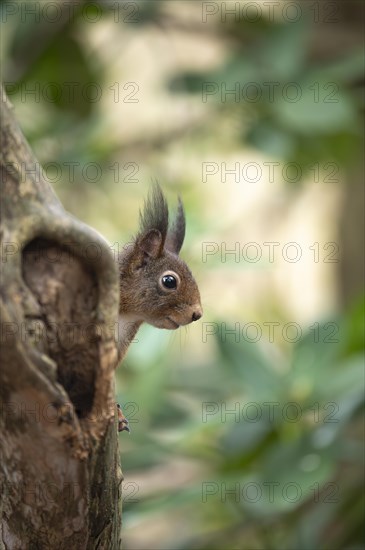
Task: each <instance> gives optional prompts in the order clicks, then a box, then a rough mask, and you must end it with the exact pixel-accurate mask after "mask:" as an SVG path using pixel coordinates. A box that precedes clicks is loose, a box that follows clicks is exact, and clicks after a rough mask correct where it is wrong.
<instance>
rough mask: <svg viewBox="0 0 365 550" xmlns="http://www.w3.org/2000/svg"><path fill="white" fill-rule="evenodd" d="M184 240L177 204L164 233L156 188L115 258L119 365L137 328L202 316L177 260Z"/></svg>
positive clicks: (165, 216) (164, 212)
mask: <svg viewBox="0 0 365 550" xmlns="http://www.w3.org/2000/svg"><path fill="white" fill-rule="evenodd" d="M184 237H185V214H184V207H183V204H182V202H181V200H180V198H179V201H178V209H177V214H176V217H175V220H174V222H173V224H172V225H171V226H170V227H169V212H168V206H167V202H166V199H165V197H164V195H163V193H162V191H161V188H160V187H159V186H158V185H155V186H154V187H153V189H152V192H151V193H150V194H149V196H148V198H147V200H146V202H145V205H144V209H143V212H140V227H139V231H138V233H137V235H136V236H135V237H134V240H133V243H131V244H130V245H129V246H128V247H127V248H126V249H125V250H124V251H123V252H122V253H121V254H120V255H119V257H118V263H119V282H120V304H119V342H118V344H119V353H120V360H122V359H123V357H124V356H125V354H126V352H127V349H128V346H129V344H130V343H131V341H132V340H133V338H134V337H135V335H136V333H137V331H138V329H139V327H140V326H141V324H142V323H148V324H150V325H152V326H154V327H157V328H163V329H168V330H176V329H177V328H179V327H180V326H184V325H188V324H189V323H192V322H193V321H197V320H198V319H200V318H201V316H202V315H203V310H202V306H201V302H200V294H199V289H198V286H197V284H196V282H195V279H194V277H193V275H192V273H191V271H190V269H189V268H188V266H187V265H186V263H185V262H184V261H183V260H181V258H179V252H180V250H181V247H182V244H183V241H184ZM118 415H119V428H118V429H119V431H123V430H128V431H129V428H128V421H127V420H126V419H125V417H124V416H123V414H122V412H121V409H120V407H118Z"/></svg>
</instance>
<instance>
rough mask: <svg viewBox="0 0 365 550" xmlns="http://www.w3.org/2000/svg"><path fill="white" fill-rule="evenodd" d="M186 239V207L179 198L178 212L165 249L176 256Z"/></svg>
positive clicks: (168, 234) (168, 233)
mask: <svg viewBox="0 0 365 550" xmlns="http://www.w3.org/2000/svg"><path fill="white" fill-rule="evenodd" d="M184 237H185V213H184V206H183V203H182V202H181V199H180V197H179V199H178V205H177V212H176V217H175V220H174V223H173V225H172V227H171V228H170V229H169V230H168V232H167V237H166V242H165V248H166V249H167V250H169V251H170V252H173V253H174V254H179V252H180V250H181V247H182V245H183V242H184Z"/></svg>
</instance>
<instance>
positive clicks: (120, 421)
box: [117, 403, 131, 433]
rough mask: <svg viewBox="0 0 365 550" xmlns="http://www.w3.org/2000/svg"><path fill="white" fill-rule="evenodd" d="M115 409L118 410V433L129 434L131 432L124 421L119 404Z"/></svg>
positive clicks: (126, 421) (125, 420)
mask: <svg viewBox="0 0 365 550" xmlns="http://www.w3.org/2000/svg"><path fill="white" fill-rule="evenodd" d="M117 409H118V432H124V431H126V432H129V433H131V430H130V428H129V426H128V424H129V422H128V420H127V419H126V417H125V416H124V414H123V411H122V409H121V406H120V405H119V403H117Z"/></svg>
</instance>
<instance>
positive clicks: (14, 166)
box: [0, 91, 122, 550]
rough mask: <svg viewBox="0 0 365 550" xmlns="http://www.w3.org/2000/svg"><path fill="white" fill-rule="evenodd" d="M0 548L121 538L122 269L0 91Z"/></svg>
mask: <svg viewBox="0 0 365 550" xmlns="http://www.w3.org/2000/svg"><path fill="white" fill-rule="evenodd" d="M0 163H1V166H0V169H1V198H2V211H1V251H2V262H1V268H2V282H1V296H0V305H1V321H2V323H1V344H2V346H1V347H2V351H1V366H0V437H1V447H0V448H1V456H0V482H1V483H0V489H1V501H0V509H1V517H2V521H1V527H0V548H6V549H25V548H27V549H32V548H34V549H35V548H36V549H43V548H45V549H47V550H49V549H51V548H52V549H53V548H57V549H63V548H67V549H76V548H77V549H78V550H79V549H83V548H98V549H102V548H105V549H108V550H109V549H114V548H119V547H120V526H121V511H120V506H119V501H120V493H121V481H122V473H121V470H120V468H119V453H118V437H117V415H116V407H115V404H114V367H115V365H116V362H117V347H116V343H115V331H114V328H115V323H116V319H117V310H118V303H119V294H118V277H117V269H116V265H115V262H114V259H113V256H112V253H111V251H110V249H109V247H108V244H107V243H106V242H105V241H104V240H103V238H102V237H101V236H100V235H99V234H98V233H96V232H95V231H93V230H92V229H91V228H89V227H88V226H86V225H84V224H82V223H81V222H79V221H78V220H76V219H75V218H73V217H72V216H71V215H70V214H68V213H67V212H66V211H65V210H64V209H63V208H62V205H61V204H60V202H59V201H58V199H57V197H56V196H55V194H54V192H53V190H52V188H51V187H50V186H49V184H48V183H47V181H46V180H45V178H44V177H43V175H42V171H41V169H40V167H39V164H38V163H37V161H36V159H35V158H34V156H33V154H32V152H31V151H30V149H29V146H28V144H27V142H26V140H25V138H24V137H23V135H22V133H21V131H20V129H19V128H18V126H17V124H16V121H15V119H14V115H13V113H12V108H11V105H10V104H9V101H8V99H7V97H6V95H5V93H4V92H3V91H2V94H1V159H0Z"/></svg>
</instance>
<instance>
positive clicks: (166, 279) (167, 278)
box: [162, 275, 177, 289]
mask: <svg viewBox="0 0 365 550" xmlns="http://www.w3.org/2000/svg"><path fill="white" fill-rule="evenodd" d="M162 284H163V286H164V287H166V288H169V289H172V288H176V287H177V281H176V278H175V277H174V276H173V275H164V276H163V277H162Z"/></svg>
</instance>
